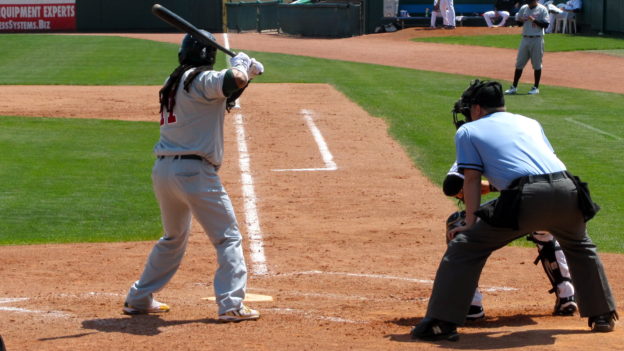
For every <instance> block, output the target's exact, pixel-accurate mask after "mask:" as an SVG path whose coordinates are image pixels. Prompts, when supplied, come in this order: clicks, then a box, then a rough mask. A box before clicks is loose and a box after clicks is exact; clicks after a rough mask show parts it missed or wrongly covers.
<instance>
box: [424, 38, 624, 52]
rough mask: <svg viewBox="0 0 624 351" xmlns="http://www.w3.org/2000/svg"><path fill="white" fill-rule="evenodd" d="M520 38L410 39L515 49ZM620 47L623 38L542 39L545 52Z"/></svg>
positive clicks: (614, 48) (622, 45)
mask: <svg viewBox="0 0 624 351" xmlns="http://www.w3.org/2000/svg"><path fill="white" fill-rule="evenodd" d="M520 39H522V38H521V36H520V35H517V34H502V35H474V36H449V37H431V38H415V39H412V40H413V41H421V42H428V43H441V44H457V45H473V46H487V47H495V48H506V49H517V48H518V46H519V45H520ZM622 49H624V38H615V37H604V36H584V35H571V34H548V35H546V37H545V39H544V50H546V52H559V51H580V50H622Z"/></svg>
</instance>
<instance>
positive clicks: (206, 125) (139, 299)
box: [123, 31, 264, 322]
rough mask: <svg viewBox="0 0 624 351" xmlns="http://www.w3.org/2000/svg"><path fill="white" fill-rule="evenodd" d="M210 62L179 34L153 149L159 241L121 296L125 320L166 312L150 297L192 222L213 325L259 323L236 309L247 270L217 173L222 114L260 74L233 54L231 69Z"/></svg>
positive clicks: (176, 258) (209, 54) (174, 264)
mask: <svg viewBox="0 0 624 351" xmlns="http://www.w3.org/2000/svg"><path fill="white" fill-rule="evenodd" d="M203 32H204V34H206V35H208V36H209V37H211V38H214V36H212V34H210V33H208V32H206V31H203ZM215 57H216V49H215V48H214V47H212V46H206V45H204V44H202V43H200V42H199V41H197V40H196V39H195V38H193V37H192V36H191V35H188V34H187V35H186V36H185V37H184V39H183V41H182V45H181V47H180V51H179V53H178V59H179V62H180V65H179V66H178V67H177V68H176V69H175V70H174V71H173V73H171V75H170V76H169V78H168V79H167V81H166V82H165V84H164V86H163V87H162V89H161V90H160V94H159V95H160V110H161V111H160V112H161V119H160V140H159V141H158V142H157V143H156V146H155V147H154V153H155V154H156V161H155V164H154V167H153V170H152V182H153V188H154V193H155V194H156V198H157V199H158V203H159V205H160V211H161V216H162V224H163V230H164V235H163V237H162V238H161V239H160V240H159V241H158V242H157V243H156V245H155V246H154V248H153V249H152V252H151V254H150V255H149V258H148V260H147V264H146V265H145V269H144V271H143V274H142V275H141V277H140V279H139V280H137V281H136V282H135V283H134V284H133V285H132V287H131V288H130V291H129V292H128V295H127V297H126V301H125V304H124V308H123V312H124V313H126V314H144V313H161V312H167V311H169V306H168V305H166V304H164V303H161V302H158V301H156V300H155V299H154V296H153V294H154V293H155V292H157V291H159V290H161V289H162V288H163V287H164V286H165V285H166V284H167V283H168V282H169V281H170V280H171V278H172V277H173V275H174V274H175V272H176V271H177V269H178V267H179V266H180V262H181V261H182V257H183V256H184V252H185V250H186V245H187V242H188V236H189V231H190V228H191V217H192V216H193V217H195V218H196V219H197V221H198V222H199V223H200V224H201V226H202V227H203V229H204V231H205V232H206V235H207V236H208V238H209V239H210V241H211V242H212V244H213V246H214V247H215V249H216V253H217V260H218V267H217V271H216V273H215V276H214V293H215V297H216V303H217V306H218V314H219V315H218V319H219V320H220V321H225V322H230V321H242V320H251V319H258V318H259V317H260V314H259V313H258V311H256V310H253V309H251V308H249V307H247V306H245V305H244V304H243V299H244V298H245V290H246V284H247V268H246V265H245V259H244V256H243V249H242V236H241V233H240V231H239V229H238V224H237V221H236V217H235V215H234V210H233V208H232V203H231V201H230V198H229V196H228V194H227V193H226V191H225V189H224V188H223V185H222V184H221V180H220V179H219V175H218V174H217V171H218V170H219V167H220V166H221V164H222V161H223V122H224V116H225V112H226V109H227V110H229V108H231V106H233V103H234V101H235V100H236V98H237V97H238V96H240V94H241V93H242V92H243V90H244V89H245V88H246V87H247V85H248V83H249V81H250V80H251V79H252V78H254V77H255V76H256V75H258V74H261V73H262V72H263V71H264V67H263V66H262V64H261V63H260V62H258V61H256V60H255V59H253V58H249V56H247V55H246V54H244V53H239V54H238V55H236V56H235V57H233V58H231V59H230V63H231V66H232V68H231V69H224V70H221V71H215V70H213V65H214V63H215Z"/></svg>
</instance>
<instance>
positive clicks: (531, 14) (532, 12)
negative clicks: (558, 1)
mask: <svg viewBox="0 0 624 351" xmlns="http://www.w3.org/2000/svg"><path fill="white" fill-rule="evenodd" d="M516 22H518V23H519V24H521V25H522V41H520V47H519V48H518V56H517V57H516V70H515V71H514V79H513V84H512V86H511V87H510V88H509V89H507V90H505V94H507V95H513V94H516V93H517V92H518V82H519V81H520V77H521V76H522V70H523V69H524V66H526V64H527V62H528V61H529V59H531V65H532V66H533V77H534V84H533V87H532V88H531V90H529V92H528V94H529V95H535V94H539V84H540V79H541V77H542V59H543V58H544V28H547V27H548V24H549V19H548V10H547V9H546V7H544V5H541V4H538V3H537V0H529V3H528V4H526V5H523V6H522V7H521V8H520V10H519V11H518V13H516Z"/></svg>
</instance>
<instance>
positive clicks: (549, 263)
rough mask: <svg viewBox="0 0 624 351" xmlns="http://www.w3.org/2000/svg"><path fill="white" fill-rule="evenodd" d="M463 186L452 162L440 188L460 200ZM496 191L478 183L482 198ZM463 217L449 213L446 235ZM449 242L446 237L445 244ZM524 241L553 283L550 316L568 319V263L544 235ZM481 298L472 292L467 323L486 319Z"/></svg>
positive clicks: (571, 303) (570, 297)
mask: <svg viewBox="0 0 624 351" xmlns="http://www.w3.org/2000/svg"><path fill="white" fill-rule="evenodd" d="M463 187H464V175H463V174H462V173H461V171H460V170H459V169H458V167H457V162H455V163H453V165H452V166H451V169H450V170H449V171H448V173H447V175H446V177H445V178H444V182H443V185H442V190H443V191H444V194H445V195H446V196H452V197H455V198H458V199H460V200H463V193H462V188H463ZM491 191H496V189H495V188H494V187H493V186H492V185H491V184H490V183H489V182H488V181H487V180H482V181H481V195H485V194H487V193H489V192H491ZM465 217H466V212H465V211H458V212H455V213H452V214H451V215H450V216H449V217H448V219H447V221H446V226H447V232H448V231H450V230H451V229H453V228H455V227H458V226H461V225H463V221H464V219H465ZM449 240H450V239H449V238H448V237H447V243H448V241H449ZM527 240H529V241H532V242H534V243H535V244H536V246H537V252H538V255H537V258H536V260H535V262H533V263H534V264H537V263H538V262H540V261H541V263H542V267H543V268H544V271H545V272H546V276H547V277H548V280H549V281H550V283H551V284H552V289H551V290H550V291H549V292H550V293H553V292H554V293H555V295H556V301H555V308H554V310H553V314H554V315H557V316H571V315H573V314H574V312H575V311H576V310H577V308H578V307H577V305H576V299H575V297H574V285H572V278H571V277H570V271H569V270H568V263H567V262H566V258H565V255H564V254H563V251H562V250H561V246H560V245H559V243H558V242H557V240H555V238H553V236H552V235H551V234H550V233H547V232H534V233H531V234H528V235H527ZM482 299H483V298H482V295H481V292H480V291H479V289H477V290H476V291H475V294H474V297H473V299H472V303H471V304H470V309H469V311H468V314H467V315H466V319H467V320H477V319H480V318H483V317H484V316H485V312H484V310H483V303H482Z"/></svg>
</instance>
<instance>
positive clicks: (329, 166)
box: [272, 109, 338, 172]
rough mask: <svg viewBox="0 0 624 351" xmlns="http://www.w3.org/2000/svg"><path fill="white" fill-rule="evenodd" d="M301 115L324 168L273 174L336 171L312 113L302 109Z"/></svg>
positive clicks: (290, 170)
mask: <svg viewBox="0 0 624 351" xmlns="http://www.w3.org/2000/svg"><path fill="white" fill-rule="evenodd" d="M300 113H301V115H303V119H304V120H305V122H306V124H307V125H308V129H310V133H312V136H313V137H314V141H316V145H317V147H318V149H319V152H320V153H321V157H322V158H323V162H324V163H325V167H322V168H290V169H272V171H273V172H314V171H335V170H337V169H338V166H337V165H336V162H334V156H333V155H332V153H331V151H329V147H328V146H327V143H326V142H325V138H324V137H323V134H322V133H321V131H320V129H319V128H318V127H317V126H316V124H315V123H314V112H313V111H311V110H306V109H302V110H301V112H300Z"/></svg>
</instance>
